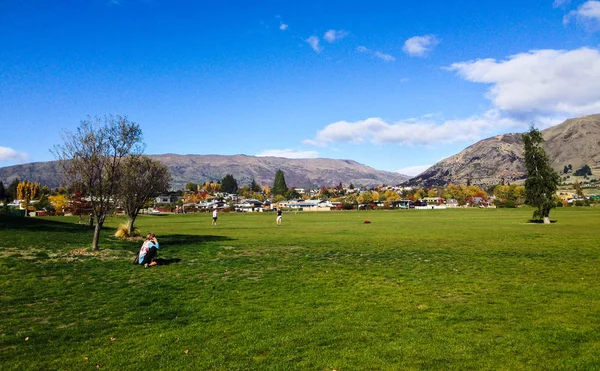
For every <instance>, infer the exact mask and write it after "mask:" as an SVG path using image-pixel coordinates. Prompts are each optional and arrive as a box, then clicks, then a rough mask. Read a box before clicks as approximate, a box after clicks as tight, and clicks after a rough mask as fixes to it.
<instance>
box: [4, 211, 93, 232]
mask: <svg viewBox="0 0 600 371" xmlns="http://www.w3.org/2000/svg"><path fill="white" fill-rule="evenodd" d="M44 218H52V217H44ZM0 230H30V231H40V232H68V233H86V232H89V231H91V230H93V227H90V226H88V225H87V224H75V223H72V222H69V221H58V220H52V219H41V218H30V217H22V216H7V215H2V216H0Z"/></svg>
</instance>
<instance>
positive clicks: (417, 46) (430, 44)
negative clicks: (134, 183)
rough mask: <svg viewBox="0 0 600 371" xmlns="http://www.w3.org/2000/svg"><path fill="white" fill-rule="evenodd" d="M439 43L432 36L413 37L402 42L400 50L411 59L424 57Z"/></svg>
mask: <svg viewBox="0 0 600 371" xmlns="http://www.w3.org/2000/svg"><path fill="white" fill-rule="evenodd" d="M439 43H440V42H439V40H438V39H437V38H436V37H435V36H434V35H424V36H414V37H411V38H410V39H408V40H406V41H405V42H404V47H402V50H403V51H404V52H405V53H406V54H408V55H410V56H411V57H425V56H426V55H427V54H428V53H429V52H430V51H431V50H433V48H434V47H435V46H436V45H438V44H439Z"/></svg>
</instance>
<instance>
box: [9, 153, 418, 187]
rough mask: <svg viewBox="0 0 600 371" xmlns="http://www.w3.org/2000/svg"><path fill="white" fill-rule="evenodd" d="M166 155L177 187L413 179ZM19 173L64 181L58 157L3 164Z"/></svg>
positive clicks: (319, 161)
mask: <svg viewBox="0 0 600 371" xmlns="http://www.w3.org/2000/svg"><path fill="white" fill-rule="evenodd" d="M149 157H151V158H153V159H155V160H159V161H161V162H162V163H163V164H165V165H166V166H167V167H168V168H169V169H170V170H171V175H172V187H173V189H183V188H184V186H185V184H186V183H188V182H192V183H197V184H201V183H204V182H206V181H220V180H221V179H223V177H224V176H225V175H227V174H231V175H233V177H234V178H235V179H236V180H237V182H238V185H240V186H242V185H244V184H250V182H252V179H254V180H255V181H256V183H257V184H259V185H263V186H264V185H269V186H271V185H272V184H273V180H274V179H275V172H277V170H279V169H281V170H282V171H283V173H284V174H285V180H286V184H287V185H288V187H297V188H313V187H321V186H335V185H338V184H340V183H342V184H343V185H346V186H348V185H349V184H350V183H352V184H354V185H356V186H359V185H362V186H375V185H381V184H389V185H394V184H399V183H402V182H405V181H406V180H408V179H409V177H408V176H407V175H402V174H398V173H394V172H389V171H382V170H376V169H374V168H372V167H368V166H366V165H363V164H360V163H358V162H356V161H352V160H333V159H327V158H310V159H289V158H282V157H256V156H245V155H233V156H221V155H177V154H163V155H149ZM15 178H19V179H21V180H29V181H32V182H38V183H40V184H42V185H47V186H48V187H51V188H56V187H58V186H59V185H61V184H63V183H64V181H63V178H62V175H61V172H60V169H59V166H58V162H57V161H48V162H34V163H29V164H23V165H14V166H7V167H3V168H0V181H2V182H4V184H5V185H7V184H9V183H10V182H12V181H13V180H14V179H15Z"/></svg>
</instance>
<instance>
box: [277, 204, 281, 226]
mask: <svg viewBox="0 0 600 371" xmlns="http://www.w3.org/2000/svg"><path fill="white" fill-rule="evenodd" d="M277 225H281V208H278V209H277Z"/></svg>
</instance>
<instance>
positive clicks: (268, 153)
mask: <svg viewBox="0 0 600 371" xmlns="http://www.w3.org/2000/svg"><path fill="white" fill-rule="evenodd" d="M317 155H318V152H317V151H294V150H291V149H267V150H265V151H263V152H261V153H259V154H257V155H256V156H257V157H285V158H316V157H317Z"/></svg>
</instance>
